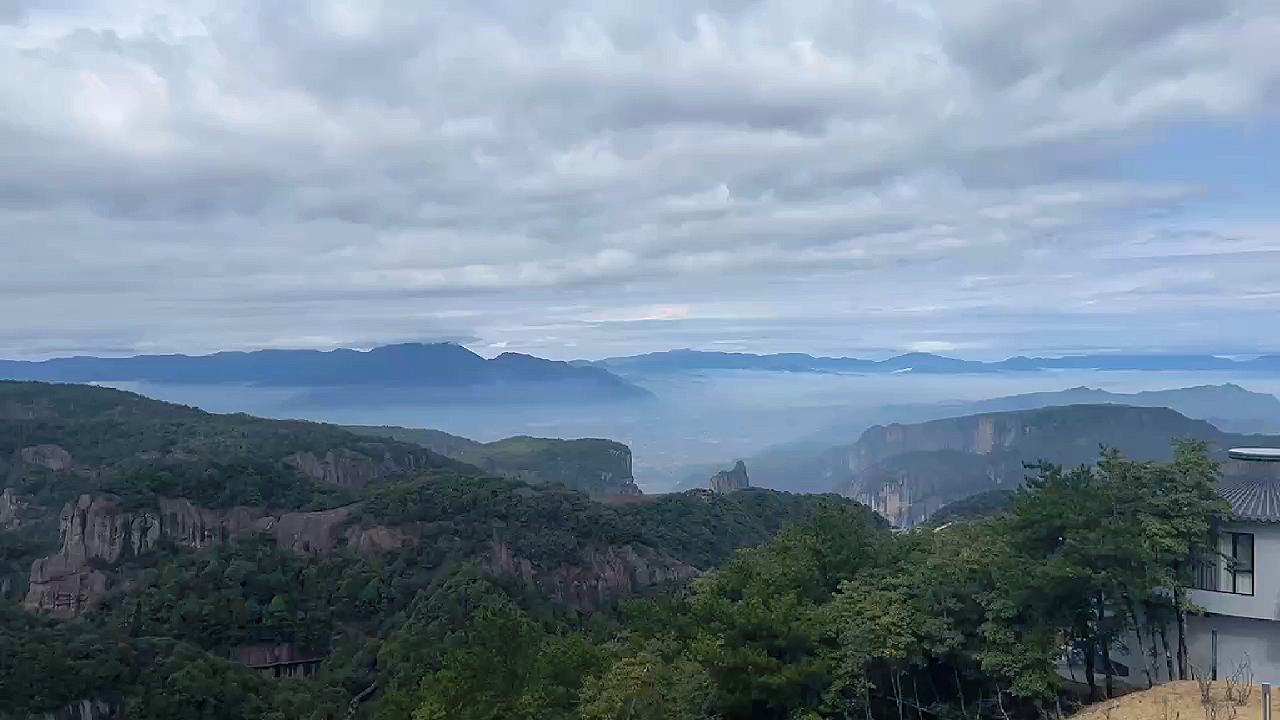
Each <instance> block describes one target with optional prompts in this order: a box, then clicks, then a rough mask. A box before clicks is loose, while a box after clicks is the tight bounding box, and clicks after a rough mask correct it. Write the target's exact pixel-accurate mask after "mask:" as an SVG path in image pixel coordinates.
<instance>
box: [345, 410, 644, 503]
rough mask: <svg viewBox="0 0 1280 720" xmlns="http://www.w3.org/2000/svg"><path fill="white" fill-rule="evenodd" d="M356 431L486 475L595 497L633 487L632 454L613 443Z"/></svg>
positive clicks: (397, 429) (435, 432) (355, 428)
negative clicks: (483, 440) (457, 462)
mask: <svg viewBox="0 0 1280 720" xmlns="http://www.w3.org/2000/svg"><path fill="white" fill-rule="evenodd" d="M347 429H349V430H351V431H352V432H355V433H359V434H363V435H371V436H377V437H388V438H393V439H395V440H400V441H403V442H411V443H415V444H417V445H421V446H422V447H425V448H427V449H429V450H431V451H433V452H437V453H440V454H441V455H444V456H446V457H450V458H453V459H455V460H460V461H462V462H465V463H468V464H470V465H474V466H476V467H478V468H480V469H481V470H484V471H485V472H488V473H492V474H495V475H501V476H504V477H509V478H514V479H519V480H525V481H527V482H530V483H543V482H558V483H563V484H564V485H567V486H569V487H571V488H574V489H575V490H580V491H582V492H584V493H587V494H589V495H592V496H594V497H601V496H607V495H610V494H615V493H616V492H617V491H618V490H619V489H621V487H622V486H623V485H625V484H629V483H631V482H632V478H631V449H630V448H628V447H627V446H626V445H623V444H622V443H619V442H615V441H613V440H603V439H598V438H580V439H576V440H561V439H556V438H536V437H528V436H524V435H521V436H517V437H509V438H505V439H503V440H497V441H494V442H488V443H481V442H476V441H474V440H469V439H467V438H464V437H459V436H457V435H450V434H449V433H445V432H441V431H439V430H431V429H427V428H405V427H391V426H377V427H368V426H350V427H348V428H347Z"/></svg>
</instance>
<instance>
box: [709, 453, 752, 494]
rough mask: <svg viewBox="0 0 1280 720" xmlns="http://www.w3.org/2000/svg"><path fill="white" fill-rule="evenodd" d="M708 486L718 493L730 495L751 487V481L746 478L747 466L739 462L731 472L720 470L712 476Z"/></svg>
mask: <svg viewBox="0 0 1280 720" xmlns="http://www.w3.org/2000/svg"><path fill="white" fill-rule="evenodd" d="M708 486H709V487H710V488H711V490H712V491H713V492H718V493H731V492H733V491H734V490H741V489H743V488H748V487H751V480H750V479H749V478H748V477H747V464H746V463H744V462H742V461H741V460H739V461H738V462H737V464H735V465H734V466H733V469H732V470H721V471H720V472H718V473H716V474H715V475H712V476H711V479H710V480H709V481H708Z"/></svg>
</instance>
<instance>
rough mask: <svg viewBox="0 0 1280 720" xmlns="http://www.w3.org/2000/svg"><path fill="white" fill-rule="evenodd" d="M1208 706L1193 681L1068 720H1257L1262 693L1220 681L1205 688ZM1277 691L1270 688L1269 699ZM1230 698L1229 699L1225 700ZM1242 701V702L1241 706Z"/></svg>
mask: <svg viewBox="0 0 1280 720" xmlns="http://www.w3.org/2000/svg"><path fill="white" fill-rule="evenodd" d="M1208 685H1209V687H1208V692H1209V698H1210V700H1209V703H1208V704H1207V705H1206V704H1205V703H1203V702H1201V699H1200V693H1201V688H1200V686H1199V685H1198V684H1197V683H1196V681H1194V680H1181V681H1178V682H1171V683H1166V684H1164V685H1158V686H1156V687H1154V688H1152V689H1150V690H1143V691H1141V692H1135V693H1131V694H1129V695H1125V696H1124V697H1120V698H1115V699H1112V700H1104V701H1102V702H1099V703H1094V704H1093V705H1090V706H1089V707H1087V708H1085V709H1083V710H1081V711H1080V712H1078V713H1076V714H1075V715H1073V716H1072V717H1071V720H1261V718H1262V689H1261V686H1258V685H1252V684H1250V685H1248V686H1247V688H1248V689H1247V690H1245V687H1244V686H1241V685H1239V684H1232V685H1231V686H1230V687H1228V683H1227V682H1226V681H1224V680H1218V681H1217V682H1213V683H1209V684H1208ZM1278 693H1280V688H1275V687H1273V688H1272V695H1273V696H1274V695H1276V694H1278ZM1228 694H1230V697H1228ZM1242 700H1243V702H1242ZM1277 702H1278V701H1277V699H1276V698H1275V697H1272V699H1271V713H1272V716H1273V717H1275V718H1276V719H1277V720H1280V715H1276V710H1277V708H1276V704H1277Z"/></svg>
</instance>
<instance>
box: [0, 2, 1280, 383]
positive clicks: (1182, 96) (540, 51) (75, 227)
mask: <svg viewBox="0 0 1280 720" xmlns="http://www.w3.org/2000/svg"><path fill="white" fill-rule="evenodd" d="M1278 42H1280V3H1278V2H1275V0H1161V2H1151V0H935V1H934V2H929V1H926V0H646V1H644V2H636V1H635V0H590V1H587V0H547V1H546V2H529V1H528V0H425V1H423V0H413V1H408V0H406V1H404V2H400V1H396V0H314V1H313V0H288V1H287V2H286V1H284V0H217V1H216V2H215V1H210V2H200V1H196V0H193V1H192V2H170V1H169V0H147V1H146V2H142V1H140V0H111V1H110V2H108V1H107V0H0V357H9V358H40V357H49V356H54V355H66V354H77V353H85V354H121V353H147V352H193V353H194V352H209V351H215V350H221V349H254V348H264V347H316V348H331V347H339V346H350V347H369V346H372V345H376V344H381V343H388V342H405V341H429V340H451V341H457V342H462V343H464V344H467V345H468V346H469V347H471V348H472V349H474V350H476V351H478V352H480V353H482V354H486V355H492V354H497V353H499V352H503V351H508V350H510V351H521V352H530V353H534V354H538V355H542V356H545V357H552V358H559V359H568V358H575V357H586V358H595V357H604V356H611V355H624V354H632V353H638V352H646V351H652V350H663V349H669V348H676V347H694V348H701V349H712V350H713V349H723V350H734V351H753V352H778V351H799V352H813V353H821V354H843V355H868V356H874V355H878V354H885V353H891V352H901V351H912V350H923V351H934V352H942V353H946V354H950V355H954V356H960V357H973V358H990V357H1003V356H1007V355H1014V354H1019V353H1039V354H1058V353H1069V352H1086V351H1109V350H1125V351H1194V352H1215V353H1222V354H1247V353H1254V352H1267V351H1280V334H1277V333H1276V332H1274V326H1275V325H1274V323H1275V317H1276V316H1277V313H1280V209H1278V208H1280V203H1277V202H1276V201H1277V188H1278V187H1280V112H1278V111H1280V60H1277V59H1276V55H1275V51H1274V47H1275V46H1276V45H1277V43H1278ZM1268 327H1270V328H1272V329H1271V330H1270V331H1267V330H1266V328H1268Z"/></svg>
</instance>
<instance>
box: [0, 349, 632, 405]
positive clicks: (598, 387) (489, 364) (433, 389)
mask: <svg viewBox="0 0 1280 720" xmlns="http://www.w3.org/2000/svg"><path fill="white" fill-rule="evenodd" d="M0 378H4V379H10V380H35V381H42V382H73V383H92V382H98V383H102V382H149V383H163V384H175V385H180V384H188V385H229V384H242V385H254V386H262V387H296V388H326V389H343V388H364V389H371V390H377V389H386V388H392V389H395V390H397V391H398V390H400V389H401V388H412V389H415V390H418V391H422V392H428V393H436V394H443V395H446V396H447V395H449V394H450V393H455V394H456V393H457V392H458V391H460V390H469V389H481V388H488V387H498V388H500V389H501V390H502V392H507V391H510V394H511V395H512V396H515V397H519V396H521V395H522V390H526V389H531V388H532V389H542V390H543V394H545V395H546V396H547V399H564V400H569V399H592V400H638V399H647V398H652V395H651V394H650V393H649V392H648V391H647V390H645V389H643V388H641V387H639V386H637V385H635V384H633V383H631V382H628V381H626V380H624V379H622V378H620V377H618V376H616V375H614V374H613V373H611V372H609V371H608V370H606V369H604V368H598V367H582V366H576V365H572V364H570V363H567V362H562V361H558V360H545V359H543V358H538V357H534V356H532V355H523V354H519V353H503V354H501V355H499V356H497V357H495V358H492V359H486V358H484V357H482V356H480V355H478V354H476V353H474V352H472V351H471V350H468V349H467V348H465V347H463V346H461V345H458V344H455V343H430V344H424V343H403V344H399V345H384V346H381V347H376V348H373V349H370V350H352V349H347V348H340V349H336V350H254V351H228V352H219V353H213V354H209V355H182V354H172V355H135V356H132V357H120V358H100V357H91V356H76V357H63V358H53V359H49V360H41V361H26V360H0ZM523 394H524V395H532V396H533V398H535V399H536V397H537V393H528V392H525V393H523Z"/></svg>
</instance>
